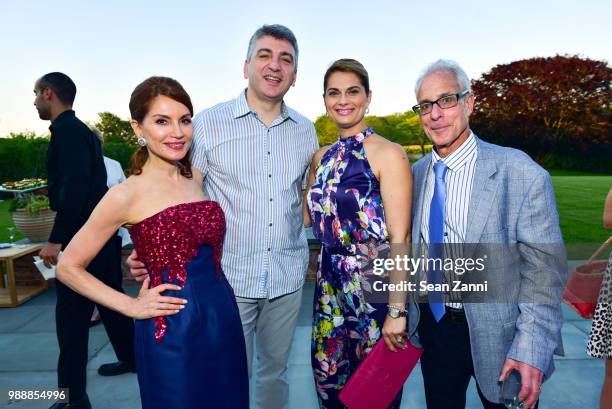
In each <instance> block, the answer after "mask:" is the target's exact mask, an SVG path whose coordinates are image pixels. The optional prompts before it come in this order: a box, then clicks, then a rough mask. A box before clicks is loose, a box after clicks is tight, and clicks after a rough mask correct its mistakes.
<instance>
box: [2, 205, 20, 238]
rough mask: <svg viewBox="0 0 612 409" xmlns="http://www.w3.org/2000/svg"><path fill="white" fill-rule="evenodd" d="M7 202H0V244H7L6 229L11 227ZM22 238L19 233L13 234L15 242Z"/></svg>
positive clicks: (11, 222) (11, 221) (11, 220)
mask: <svg viewBox="0 0 612 409" xmlns="http://www.w3.org/2000/svg"><path fill="white" fill-rule="evenodd" d="M8 207H9V202H8V200H4V201H1V202H0V243H7V242H8V231H7V228H8V227H12V226H13V219H12V218H11V214H10V213H9V211H8ZM22 238H23V236H22V235H21V233H19V231H17V233H16V234H15V240H19V239H22Z"/></svg>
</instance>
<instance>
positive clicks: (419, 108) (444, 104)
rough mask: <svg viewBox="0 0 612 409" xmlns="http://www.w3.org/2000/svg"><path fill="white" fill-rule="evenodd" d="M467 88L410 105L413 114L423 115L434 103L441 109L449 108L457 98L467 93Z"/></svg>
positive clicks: (429, 110)
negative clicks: (456, 92)
mask: <svg viewBox="0 0 612 409" xmlns="http://www.w3.org/2000/svg"><path fill="white" fill-rule="evenodd" d="M469 93H470V91H469V90H467V89H466V90H465V91H462V92H460V93H458V94H451V95H444V96H443V97H440V98H438V99H436V100H435V101H431V102H430V101H425V102H422V103H420V104H417V105H415V106H413V107H412V110H413V111H414V113H415V114H417V115H420V116H423V115H427V114H428V113H430V112H431V110H432V109H433V106H434V104H436V105H438V106H439V107H440V108H442V109H449V108H452V107H454V106H455V105H457V104H458V103H459V100H460V99H461V98H463V97H464V96H466V95H467V94H469Z"/></svg>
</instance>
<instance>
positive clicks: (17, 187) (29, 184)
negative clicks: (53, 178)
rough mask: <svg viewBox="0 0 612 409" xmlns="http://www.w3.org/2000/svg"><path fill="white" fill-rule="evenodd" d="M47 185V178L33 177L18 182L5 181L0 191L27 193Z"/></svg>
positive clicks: (0, 186)
mask: <svg viewBox="0 0 612 409" xmlns="http://www.w3.org/2000/svg"><path fill="white" fill-rule="evenodd" d="M45 187H47V179H40V178H31V179H22V180H19V181H17V182H4V183H2V185H0V192H8V193H27V192H32V191H34V190H38V189H42V188H45Z"/></svg>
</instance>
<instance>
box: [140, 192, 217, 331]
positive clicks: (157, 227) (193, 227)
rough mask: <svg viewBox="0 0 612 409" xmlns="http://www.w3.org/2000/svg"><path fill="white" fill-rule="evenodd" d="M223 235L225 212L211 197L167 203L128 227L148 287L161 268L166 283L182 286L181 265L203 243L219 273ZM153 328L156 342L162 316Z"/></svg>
mask: <svg viewBox="0 0 612 409" xmlns="http://www.w3.org/2000/svg"><path fill="white" fill-rule="evenodd" d="M224 235H225V215H224V214H223V210H222V209H221V207H220V206H219V204H218V203H217V202H213V201H211V200H202V201H199V202H191V203H181V204H178V205H174V206H170V207H167V208H165V209H164V210H162V211H160V212H158V213H156V214H154V215H153V216H150V217H147V218H146V219H144V220H142V221H140V222H138V223H136V224H135V225H133V226H132V227H130V236H131V237H132V241H133V242H134V249H135V250H136V254H138V259H140V260H141V261H142V262H143V263H145V265H146V267H147V270H148V271H149V275H150V277H151V288H153V287H156V286H158V285H160V284H163V283H164V282H163V273H164V271H167V278H168V281H169V282H172V283H174V284H177V285H180V286H181V287H182V286H184V285H185V281H186V280H187V270H186V268H185V266H186V265H187V264H188V263H189V262H190V261H191V260H192V259H193V258H194V257H195V256H196V255H197V254H198V249H199V248H200V246H202V245H203V244H209V245H210V246H212V248H213V257H214V260H215V265H216V267H217V275H218V276H220V275H221V251H222V247H223V238H224ZM155 327H156V332H155V338H156V339H157V340H158V341H160V340H161V338H162V337H163V336H164V334H165V333H166V329H167V324H166V319H165V317H156V318H155Z"/></svg>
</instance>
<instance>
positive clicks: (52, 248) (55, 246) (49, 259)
mask: <svg viewBox="0 0 612 409" xmlns="http://www.w3.org/2000/svg"><path fill="white" fill-rule="evenodd" d="M61 249H62V245H61V244H59V243H49V244H47V245H46V246H45V247H44V248H43V249H42V250H41V251H40V253H38V256H39V257H40V258H41V259H42V261H43V264H44V265H45V267H47V268H51V265H56V264H57V257H58V256H59V253H60V250H61Z"/></svg>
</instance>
